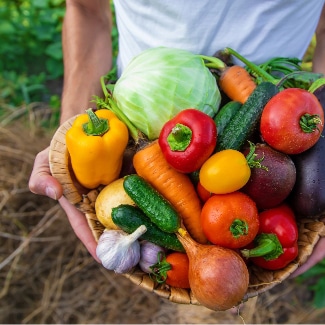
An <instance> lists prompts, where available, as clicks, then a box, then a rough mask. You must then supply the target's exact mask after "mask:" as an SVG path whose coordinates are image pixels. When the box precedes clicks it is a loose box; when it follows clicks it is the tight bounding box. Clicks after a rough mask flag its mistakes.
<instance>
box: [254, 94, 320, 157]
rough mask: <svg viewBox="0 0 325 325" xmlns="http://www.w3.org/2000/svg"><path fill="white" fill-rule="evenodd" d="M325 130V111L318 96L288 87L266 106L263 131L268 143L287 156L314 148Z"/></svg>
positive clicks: (263, 115) (262, 119) (262, 118)
mask: <svg viewBox="0 0 325 325" xmlns="http://www.w3.org/2000/svg"><path fill="white" fill-rule="evenodd" d="M323 127H324V111H323V108H322V106H321V104H320V103H319V101H318V100H317V98H316V96H315V95H314V94H312V93H310V92H308V91H307V90H304V89H299V88H288V89H285V90H282V91H281V92H280V93H278V94H276V95H275V96H274V97H272V98H271V100H270V101H269V102H268V103H267V104H266V106H265V107H264V110H263V112H262V116H261V123H260V132H261V135H262V137H263V139H264V141H265V142H266V143H268V144H269V145H270V146H271V147H273V148H274V149H276V150H278V151H281V152H284V153H286V154H298V153H300V152H303V151H305V150H307V149H309V148H311V147H312V146H313V145H314V144H315V143H316V142H317V141H318V139H319V138H320V136H321V133H322V131H323Z"/></svg>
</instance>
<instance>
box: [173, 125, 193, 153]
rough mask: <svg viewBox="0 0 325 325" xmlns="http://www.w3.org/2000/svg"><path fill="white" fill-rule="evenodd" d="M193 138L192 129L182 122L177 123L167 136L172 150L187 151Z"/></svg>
mask: <svg viewBox="0 0 325 325" xmlns="http://www.w3.org/2000/svg"><path fill="white" fill-rule="evenodd" d="M191 140H192V130H191V129H190V128H189V127H188V126H186V125H184V124H181V123H177V124H176V125H175V126H174V127H173V128H172V130H171V132H170V133H169V135H168V136H167V142H168V145H169V147H170V149H171V150H172V151H185V150H186V149H187V148H188V146H189V145H190V143H191Z"/></svg>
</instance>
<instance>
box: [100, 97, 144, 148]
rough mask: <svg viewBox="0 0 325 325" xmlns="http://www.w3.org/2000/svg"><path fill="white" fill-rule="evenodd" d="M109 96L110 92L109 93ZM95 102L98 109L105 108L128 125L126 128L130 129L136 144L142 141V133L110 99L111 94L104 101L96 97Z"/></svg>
mask: <svg viewBox="0 0 325 325" xmlns="http://www.w3.org/2000/svg"><path fill="white" fill-rule="evenodd" d="M107 94H108V92H107ZM94 102H95V103H96V105H97V106H98V107H102V108H103V107H104V108H106V109H109V110H111V111H112V112H113V113H114V114H115V115H116V116H117V117H118V118H119V119H120V120H121V121H122V122H123V123H125V124H126V126H127V127H128V129H129V132H130V135H131V137H132V138H133V140H134V141H135V143H138V142H139V139H140V137H141V136H140V133H139V131H138V129H137V128H136V127H135V126H134V125H133V124H132V122H131V121H130V120H129V119H128V118H127V117H126V115H125V114H124V113H123V112H122V111H121V110H120V108H119V107H118V106H117V104H116V103H115V102H114V100H113V99H112V98H111V97H110V94H108V97H106V98H105V100H104V99H102V98H100V97H97V96H96V97H95V100H94Z"/></svg>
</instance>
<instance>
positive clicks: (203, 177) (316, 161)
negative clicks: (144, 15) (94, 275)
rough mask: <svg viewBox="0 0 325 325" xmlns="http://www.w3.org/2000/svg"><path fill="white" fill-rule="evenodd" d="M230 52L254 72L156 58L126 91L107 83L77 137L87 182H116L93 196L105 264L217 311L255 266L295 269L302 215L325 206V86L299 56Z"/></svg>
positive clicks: (139, 67)
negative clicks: (263, 59)
mask: <svg viewBox="0 0 325 325" xmlns="http://www.w3.org/2000/svg"><path fill="white" fill-rule="evenodd" d="M224 52H225V53H226V54H228V55H231V56H236V57H237V58H239V59H240V60H242V62H243V63H244V65H245V67H240V66H236V65H231V66H227V65H226V64H225V63H224V62H223V61H222V60H221V59H218V58H216V57H207V56H201V55H194V54H191V53H188V52H186V51H183V50H176V49H168V48H156V49H150V50H147V51H145V52H144V53H143V54H140V55H139V56H138V57H136V58H135V59H134V60H133V61H132V62H131V63H130V65H129V66H128V67H127V69H126V70H125V72H124V73H123V74H122V76H121V78H120V79H119V80H118V81H117V82H116V83H115V84H111V83H107V84H106V79H107V77H106V76H104V77H103V78H102V79H101V82H102V86H103V91H104V98H99V97H96V98H95V101H96V103H97V107H98V109H97V110H96V111H95V112H93V111H91V110H87V113H86V114H84V115H81V116H80V117H78V118H77V119H76V122H75V123H74V124H73V125H72V127H71V129H70V130H69V131H68V133H67V138H66V142H67V147H68V150H69V153H70V156H71V164H72V170H73V172H74V175H75V177H76V180H77V181H78V182H79V184H80V185H82V186H83V187H85V188H86V189H88V190H89V189H92V188H97V187H98V186H99V184H101V185H102V186H104V188H103V189H102V190H101V191H100V193H99V195H98V197H97V199H96V202H95V210H96V215H97V218H98V220H99V221H100V222H101V223H102V224H103V225H104V226H105V228H106V229H105V231H104V233H103V234H102V236H101V237H100V239H99V241H98V247H97V255H98V257H99V259H100V260H101V261H102V264H103V266H104V267H105V268H107V269H109V270H114V271H115V272H117V273H126V272H129V271H131V270H132V269H133V268H134V267H138V268H140V269H141V270H142V271H143V272H145V273H148V274H149V275H150V277H151V278H152V280H153V281H155V283H157V285H158V284H159V285H163V286H172V287H178V288H183V289H190V290H191V291H192V293H193V295H194V297H195V298H196V299H197V300H198V301H199V302H200V303H201V304H202V305H204V306H206V307H208V308H210V309H213V310H226V309H229V308H231V307H233V306H236V305H238V304H239V303H240V302H241V301H242V299H243V298H244V295H245V293H246V292H247V289H248V284H249V271H248V268H249V266H250V264H251V263H253V264H255V265H257V266H259V267H260V268H261V270H263V269H268V270H279V269H282V268H285V267H286V266H287V265H288V264H289V263H291V262H292V261H294V260H295V258H296V257H297V255H298V227H297V220H299V218H300V217H310V218H315V219H316V218H318V216H319V215H320V214H322V213H324V211H325V187H324V183H325V170H324V165H323V164H322V157H323V152H324V150H325V139H324V134H322V133H323V129H324V107H325V79H324V78H323V76H322V75H319V74H313V73H309V72H305V71H302V70H301V69H300V65H299V61H297V60H296V59H292V58H274V59H273V60H270V61H268V62H267V63H265V64H264V65H259V66H257V65H255V64H254V63H252V62H249V61H248V60H246V59H245V58H243V57H242V56H241V55H240V54H239V53H237V52H236V51H234V50H232V49H229V48H227V49H225V51H224ZM116 123H117V124H116ZM83 133H85V134H87V135H84V134H83ZM127 145H128V147H130V146H133V147H134V148H135V149H134V152H133V154H132V155H131V156H130V155H129V152H128V155H126V153H127V148H128V147H127ZM79 148H82V149H79ZM81 150H82V151H81ZM99 150H100V153H99ZM123 163H124V164H125V163H127V164H130V165H131V166H132V168H128V171H127V172H125V171H124V170H123V169H122V164H123ZM107 175H108V176H107Z"/></svg>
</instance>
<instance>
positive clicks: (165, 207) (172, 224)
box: [123, 174, 181, 233]
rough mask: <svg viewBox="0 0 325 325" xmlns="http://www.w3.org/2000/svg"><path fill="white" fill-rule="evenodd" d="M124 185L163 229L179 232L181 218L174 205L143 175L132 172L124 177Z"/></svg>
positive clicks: (141, 207)
mask: <svg viewBox="0 0 325 325" xmlns="http://www.w3.org/2000/svg"><path fill="white" fill-rule="evenodd" d="M123 187H124V190H125V192H126V193H127V194H128V195H129V196H130V197H131V199H132V200H133V201H134V202H135V204H136V205H137V206H138V207H139V208H140V209H141V210H142V211H143V212H144V213H145V215H146V216H147V217H149V218H150V220H151V221H152V222H153V223H154V224H156V225H157V226H158V227H159V228H160V229H161V230H163V231H165V232H169V233H173V232H177V230H178V229H179V227H180V225H181V219H180V216H179V215H178V213H177V212H176V210H175V209H174V208H173V206H172V205H171V204H170V203H169V202H168V201H167V200H166V199H165V198H164V197H163V196H162V195H161V194H160V193H159V192H158V191H157V190H156V189H154V188H153V187H152V186H151V185H150V184H149V183H148V182H146V181H145V180H144V179H143V178H142V177H140V176H138V175H136V174H132V175H127V176H125V177H124V181H123Z"/></svg>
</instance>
